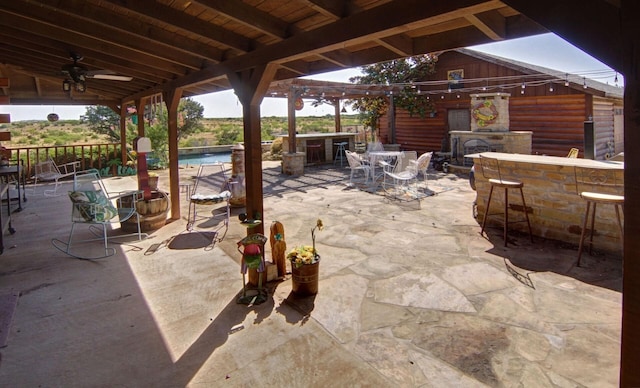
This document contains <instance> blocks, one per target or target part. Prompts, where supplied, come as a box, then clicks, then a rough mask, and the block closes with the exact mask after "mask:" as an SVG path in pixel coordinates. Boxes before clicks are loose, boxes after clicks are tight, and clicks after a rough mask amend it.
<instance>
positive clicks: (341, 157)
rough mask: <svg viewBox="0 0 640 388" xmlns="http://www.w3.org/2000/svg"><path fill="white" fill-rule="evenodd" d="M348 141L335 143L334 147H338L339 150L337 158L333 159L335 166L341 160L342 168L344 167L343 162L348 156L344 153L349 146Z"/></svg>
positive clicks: (337, 150)
mask: <svg viewBox="0 0 640 388" xmlns="http://www.w3.org/2000/svg"><path fill="white" fill-rule="evenodd" d="M347 144H349V143H347V142H346V141H341V142H340V143H335V144H334V146H337V147H338V149H336V157H335V158H334V159H333V164H336V163H337V162H338V160H340V167H342V162H343V161H344V159H345V156H346V154H345V153H344V151H345V149H346V146H347Z"/></svg>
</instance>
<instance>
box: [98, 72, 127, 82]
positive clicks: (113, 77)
mask: <svg viewBox="0 0 640 388" xmlns="http://www.w3.org/2000/svg"><path fill="white" fill-rule="evenodd" d="M90 78H93V79H108V80H111V81H131V80H132V79H133V77H129V76H126V75H117V74H93V75H91V76H90Z"/></svg>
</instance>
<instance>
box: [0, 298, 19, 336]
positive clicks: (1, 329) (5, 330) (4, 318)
mask: <svg viewBox="0 0 640 388" xmlns="http://www.w3.org/2000/svg"><path fill="white" fill-rule="evenodd" d="M17 306H18V293H17V292H15V293H11V294H5V295H0V348H4V347H5V346H7V339H8V338H9V330H11V322H12V321H13V313H14V312H15V311H16V307H17Z"/></svg>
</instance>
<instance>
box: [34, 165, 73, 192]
mask: <svg viewBox="0 0 640 388" xmlns="http://www.w3.org/2000/svg"><path fill="white" fill-rule="evenodd" d="M79 168H80V161H75V162H69V163H65V164H61V165H57V164H56V162H54V161H53V159H51V158H49V159H47V160H46V161H44V162H40V163H38V164H36V165H35V175H34V176H33V195H35V194H36V187H37V186H36V185H37V184H38V181H40V182H51V181H53V182H55V186H54V187H53V189H46V188H45V189H44V190H43V194H44V195H45V196H47V197H54V196H58V195H60V194H58V186H59V185H60V180H61V179H64V178H67V177H71V176H73V175H74V174H75V173H76V172H78V169H79Z"/></svg>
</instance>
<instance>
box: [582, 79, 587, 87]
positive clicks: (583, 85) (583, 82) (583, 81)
mask: <svg viewBox="0 0 640 388" xmlns="http://www.w3.org/2000/svg"><path fill="white" fill-rule="evenodd" d="M582 87H583V88H584V89H586V88H587V78H586V77H582Z"/></svg>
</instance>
